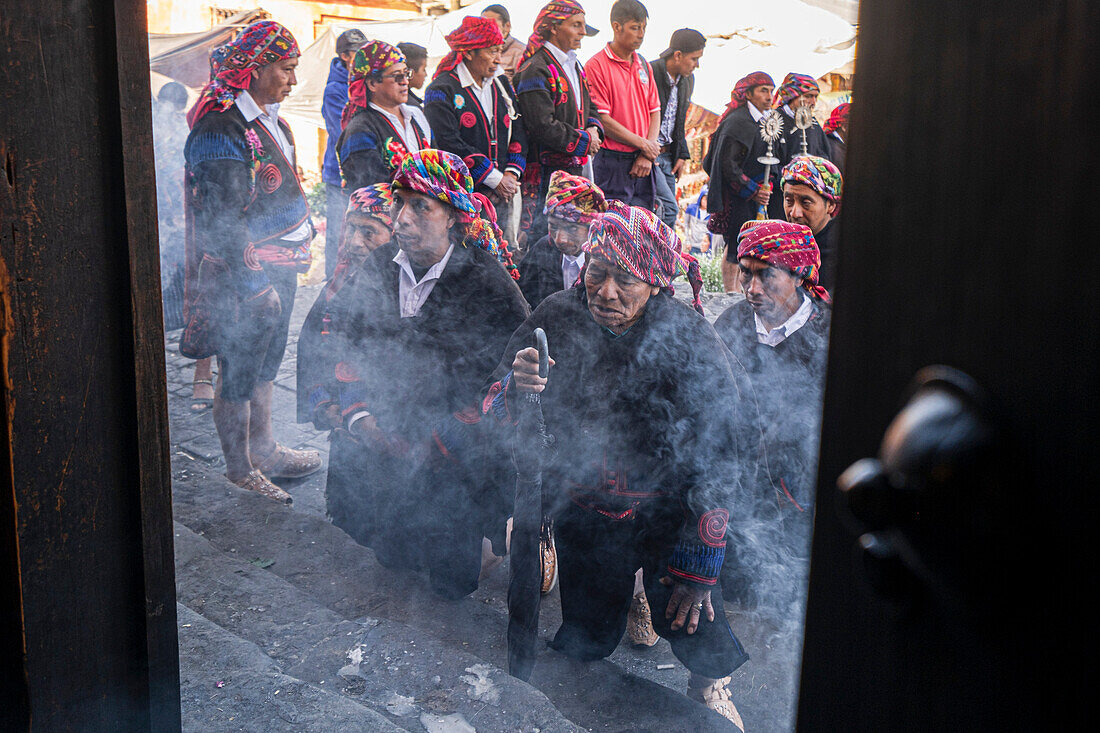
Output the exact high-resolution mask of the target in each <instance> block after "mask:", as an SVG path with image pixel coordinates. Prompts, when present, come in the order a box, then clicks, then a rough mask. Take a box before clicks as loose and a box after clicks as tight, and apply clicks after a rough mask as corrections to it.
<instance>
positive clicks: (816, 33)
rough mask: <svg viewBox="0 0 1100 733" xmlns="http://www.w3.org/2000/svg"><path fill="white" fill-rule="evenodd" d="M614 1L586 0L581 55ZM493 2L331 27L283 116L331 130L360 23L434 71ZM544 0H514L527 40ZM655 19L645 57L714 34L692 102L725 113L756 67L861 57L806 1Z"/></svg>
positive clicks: (666, 6)
mask: <svg viewBox="0 0 1100 733" xmlns="http://www.w3.org/2000/svg"><path fill="white" fill-rule="evenodd" d="M613 1H614V0H586V1H585V2H583V3H582V4H583V5H584V7H585V10H586V11H587V13H586V16H587V20H588V23H589V25H593V26H595V27H596V28H598V29H599V31H600V33H599V34H598V35H597V36H595V37H592V38H586V39H584V42H583V44H582V46H581V49H580V51H579V52H578V55H579V56H580V58H581V60H582V61H587V60H588V59H589V58H590V57H591V56H592V55H593V54H595V53H596V52H597V51H599V50H600V49H601V48H603V46H604V45H605V44H606V43H608V42H609V41H610V40H611V22H610V21H609V20H608V18H609V16H610V13H611V5H612V4H613ZM491 4H492V0H481V2H477V3H474V4H473V5H470V6H468V7H465V8H463V9H462V10H458V11H454V12H451V13H447V14H445V15H441V16H439V17H436V18H418V19H415V20H407V21H387V22H373V23H357V24H354V25H352V24H348V25H331V26H329V27H328V29H327V30H326V31H325V32H324V33H323V34H322V35H321V36H320V37H319V38H318V39H317V40H316V41H315V42H314V43H313V45H311V46H310V47H309V48H307V49H306V50H304V51H303V52H302V60H301V62H300V63H299V65H298V86H297V87H295V89H294V92H293V93H291V95H290V96H289V97H288V98H287V100H286V101H285V102H284V103H283V105H282V108H281V113H282V114H283V115H287V116H290V117H293V118H294V119H295V120H296V121H297V120H302V121H304V122H308V123H309V124H312V125H314V126H316V127H321V128H323V127H324V120H323V119H322V118H321V99H322V97H323V95H324V91H325V83H326V81H327V79H328V69H329V63H330V61H331V60H332V58H333V57H334V56H335V55H336V37H337V36H339V35H340V34H341V33H342V32H344V31H345V30H347V29H348V28H352V27H354V28H359V29H360V30H362V31H363V32H364V33H365V34H366V35H367V37H368V38H378V39H380V40H383V41H386V42H387V43H392V44H397V43H401V42H404V41H411V42H413V43H418V44H420V45H421V46H424V47H425V48H427V49H428V55H429V59H428V66H429V70H430V69H431V68H433V67H434V65H435V64H436V63H437V62H438V60H439V59H440V58H442V57H443V56H444V55H445V54H446V53H447V51H448V50H449V49H448V47H447V42H446V40H444V36H446V34H448V33H450V32H451V31H452V30H454V29H455V28H456V27H458V25H459V24H460V23H461V22H462V19H463V18H464V17H466V16H467V15H477V14H479V13H480V12H481V10H482V8H484V7H486V6H488V5H491ZM545 4H546V3H545V0H512V2H509V3H508V4H507V7H508V10H509V12H510V13H511V16H512V35H514V36H515V37H516V38H519V39H520V40H522V41H524V42H526V40H527V38H528V36H530V35H531V28H532V26H533V24H534V21H535V17H536V16H537V15H538V12H539V10H540V9H541V8H542V7H543V6H544V5H545ZM648 9H649V13H650V18H649V24H648V29H647V34H646V40H645V43H644V44H643V45H642V48H641V54H642V55H643V56H644V57H645V58H647V59H650V60H653V59H656V58H657V57H658V55H659V54H660V53H661V51H663V50H665V48H667V46H668V40H669V36H671V35H672V31H674V30H676V29H677V28H682V27H685V26H687V27H695V28H697V29H698V30H699V31H700V32H702V33H703V34H704V35H705V36H707V48H706V52H705V53H704V55H703V62H702V66H701V67H700V68H699V70H698V71H696V72H695V77H696V81H695V94H694V97H693V100H692V101H693V102H695V103H696V104H698V105H700V106H702V107H705V108H706V109H708V110H711V111H712V112H721V111H722V110H723V109H725V106H726V104H727V103H728V102H729V98H730V92H731V90H732V89H733V85H734V83H735V82H736V81H737V79H739V78H740V77H742V76H744V75H745V74H748V73H749V72H752V71H756V70H762V71H766V72H768V73H769V74H771V75H772V76H773V77H774V78H775V80H776V83H778V82H779V81H780V80H781V79H782V78H783V76H784V75H785V74H786V73H787V72H788V71H797V72H799V73H802V74H810V75H811V76H813V77H815V78H817V77H821V76H824V75H825V74H827V73H829V72H830V71H833V70H834V69H837V68H838V67H842V66H844V65H845V64H848V63H850V62H851V61H852V60H853V58H854V57H855V27H854V26H853V25H852V24H851V23H849V22H848V21H847V20H845V19H844V18H842V17H840V16H838V15H835V14H834V13H831V12H828V11H827V10H823V9H821V8H819V7H813V6H811V5H808V4H806V3H805V2H802V0H769V2H766V3H762V2H759V0H724V2H721V3H715V2H714V1H713V0H675V2H673V1H672V0H661V1H659V2H650V3H649V5H648Z"/></svg>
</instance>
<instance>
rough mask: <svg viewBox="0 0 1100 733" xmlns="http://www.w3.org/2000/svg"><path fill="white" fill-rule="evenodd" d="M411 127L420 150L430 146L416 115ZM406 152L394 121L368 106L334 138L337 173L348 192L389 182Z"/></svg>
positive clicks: (407, 152)
mask: <svg viewBox="0 0 1100 733" xmlns="http://www.w3.org/2000/svg"><path fill="white" fill-rule="evenodd" d="M412 126H413V130H414V131H415V132H416V136H417V139H418V141H419V143H418V144H419V145H420V147H421V149H423V148H427V147H431V144H430V140H429V137H428V135H429V133H428V132H426V131H425V130H424V129H422V128H421V126H420V123H419V122H417V121H416V118H413V122H412ZM408 154H409V151H408V150H407V149H406V148H405V144H404V143H403V142H402V141H401V135H400V134H399V133H398V132H397V130H396V129H395V128H394V126H393V123H392V122H390V121H389V120H388V119H386V116H385V115H383V114H382V113H381V112H379V111H378V110H376V109H374V108H373V107H370V106H368V107H367V108H366V109H361V110H359V111H358V112H356V113H355V116H353V117H352V118H351V120H350V121H349V122H348V126H347V127H345V128H344V131H343V132H342V133H340V139H339V140H337V141H336V155H337V157H339V159H340V173H341V174H342V175H343V178H344V188H345V189H347V190H348V191H354V190H356V189H358V188H362V187H363V186H369V185H371V184H372V183H383V182H388V181H392V180H393V174H394V172H395V171H396V170H397V168H398V166H400V165H401V161H402V160H403V159H404V158H405V156H406V155H408Z"/></svg>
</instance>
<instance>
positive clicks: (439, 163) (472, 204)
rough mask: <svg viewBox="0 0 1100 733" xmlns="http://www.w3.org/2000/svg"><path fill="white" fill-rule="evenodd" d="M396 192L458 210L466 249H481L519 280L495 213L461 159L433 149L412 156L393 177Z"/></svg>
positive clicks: (410, 155) (406, 159) (403, 162)
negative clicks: (418, 195)
mask: <svg viewBox="0 0 1100 733" xmlns="http://www.w3.org/2000/svg"><path fill="white" fill-rule="evenodd" d="M393 188H394V190H398V189H407V190H409V191H415V192H417V193H422V194H424V195H425V196H431V197H432V198H434V199H437V200H439V201H442V202H443V203H445V204H447V205H448V206H450V207H451V208H453V209H455V210H456V211H457V212H458V221H459V223H460V224H464V225H465V235H466V237H465V239H464V240H463V246H465V245H467V244H469V243H473V244H474V245H475V246H477V247H480V248H481V249H483V250H485V251H486V252H488V253H489V254H491V255H493V256H494V257H496V258H497V259H498V260H499V261H500V263H501V264H502V265H504V269H506V270H507V271H508V274H509V275H511V277H512V279H514V280H518V279H519V270H517V269H516V266H515V263H513V262H512V253H511V252H510V251H509V250H508V243H507V242H506V241H504V234H503V232H501V231H500V227H499V226H497V213H496V209H495V208H494V207H493V204H492V203H490V201H489V199H487V198H485V196H483V195H481V194H480V193H474V192H473V191H474V179H473V178H471V177H470V170H469V169H468V168H467V167H466V164H465V163H463V162H462V158H460V157H458V156H457V155H454V154H453V153H448V152H446V151H444V150H435V149H434V148H426V149H424V150H420V151H418V152H415V153H410V154H409V155H408V156H407V157H406V158H405V159H404V160H403V161H402V162H401V167H400V168H398V169H397V172H396V173H395V174H394V177H393Z"/></svg>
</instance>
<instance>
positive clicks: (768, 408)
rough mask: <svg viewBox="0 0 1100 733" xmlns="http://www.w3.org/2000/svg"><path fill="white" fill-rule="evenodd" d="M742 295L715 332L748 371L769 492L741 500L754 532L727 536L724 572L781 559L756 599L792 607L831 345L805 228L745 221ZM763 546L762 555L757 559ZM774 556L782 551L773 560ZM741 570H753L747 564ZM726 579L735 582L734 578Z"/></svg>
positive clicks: (740, 253) (824, 298) (800, 586)
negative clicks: (781, 573) (782, 573)
mask: <svg viewBox="0 0 1100 733" xmlns="http://www.w3.org/2000/svg"><path fill="white" fill-rule="evenodd" d="M730 246H731V247H733V248H735V250H736V252H737V257H738V268H739V270H740V274H741V290H742V292H743V293H744V294H745V300H743V301H742V302H740V303H737V304H736V305H733V306H731V307H730V308H729V309H727V310H726V312H725V313H723V314H722V315H720V316H719V317H718V320H717V321H715V323H714V329H715V330H716V331H717V332H718V335H719V336H721V337H722V341H724V342H725V344H726V346H728V347H729V349H730V351H731V352H732V353H734V354H736V355H737V358H738V360H739V361H740V362H741V363H742V364H743V365H744V367H745V369H746V370H747V371H748V374H749V378H750V380H751V381H752V384H753V385H754V387H755V393H756V398H757V402H758V403H759V405H760V412H761V414H762V417H763V421H762V429H763V438H764V446H765V448H766V450H767V461H766V462H761V465H762V466H763V467H764V468H765V469H766V470H765V471H764V473H765V475H764V477H763V478H764V480H765V481H766V482H767V484H768V485H769V486H770V489H768V490H767V491H766V493H763V494H759V495H757V496H755V497H754V498H753V499H752V500H746V501H743V502H741V506H740V510H741V511H742V512H743V515H744V517H745V519H746V520H749V521H750V522H751V525H752V526H753V527H754V528H755V531H756V533H757V536H756V537H755V541H754V542H751V543H738V542H736V541H734V542H732V543H731V546H730V548H729V553H730V556H729V565H730V566H731V567H730V568H729V570H728V571H727V574H726V575H725V576H724V577H727V578H728V577H729V576H730V575H732V576H733V578H735V579H737V580H741V581H742V582H743V578H737V575H738V574H739V568H741V567H745V568H753V567H762V566H767V565H776V564H779V565H782V566H785V567H787V568H789V569H791V570H792V571H793V572H792V573H791V577H790V583H789V584H788V585H787V587H785V588H782V587H781V584H776V587H775V588H771V589H769V590H770V591H773V592H776V591H778V595H774V596H771V597H760V596H759V595H758V596H757V598H756V601H757V604H758V605H765V606H769V607H776V608H778V609H781V610H782V611H783V612H784V613H789V608H790V605H789V604H790V602H791V601H794V600H796V599H800V598H802V599H803V600H804V597H803V593H804V588H805V585H804V581H805V573H806V571H807V568H808V558H809V541H810V529H811V526H812V523H813V506H814V493H815V486H816V473H817V441H818V428H819V426H820V424H821V399H822V390H823V388H824V376H825V357H826V353H827V350H828V345H829V316H830V310H831V309H830V306H829V294H828V292H826V290H825V289H824V288H823V287H821V286H820V285H818V271H819V269H818V268H819V267H820V264H821V259H820V255H819V253H818V249H817V243H816V242H815V241H814V237H813V234H812V233H811V232H810V229H809V227H807V226H804V225H802V224H796V223H792V222H786V221H774V220H764V221H750V222H746V223H745V225H744V227H743V228H742V230H741V232H740V235H739V237H738V239H737V243H736V245H735V244H734V243H733V242H731V243H730ZM761 553H767V554H769V556H762V555H761ZM777 554H785V555H787V557H785V558H780V559H779V560H778V561H777V558H776V555H777ZM747 574H751V570H750V571H748V573H747ZM730 585H736V582H731V583H730Z"/></svg>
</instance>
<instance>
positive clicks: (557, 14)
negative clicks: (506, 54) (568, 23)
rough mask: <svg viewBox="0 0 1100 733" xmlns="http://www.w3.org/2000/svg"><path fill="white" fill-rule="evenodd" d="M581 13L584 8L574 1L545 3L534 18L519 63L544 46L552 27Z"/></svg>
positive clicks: (556, 0)
mask: <svg viewBox="0 0 1100 733" xmlns="http://www.w3.org/2000/svg"><path fill="white" fill-rule="evenodd" d="M583 12H584V8H582V7H581V4H580V3H578V2H576V0H552V2H548V3H546V5H544V6H543V8H542V10H540V11H539V14H538V16H537V17H536V18H535V32H534V33H532V34H531V37H530V38H529V39H528V40H527V50H526V51H524V52H523V58H522V59H521V60H520V63H523V62H524V61H526V60H527V59H529V58H531V57H532V56H534V55H535V54H536V53H538V50H539V49H540V48H542V47H543V46H545V45H546V41H547V40H549V38H550V32H551V30H553V28H554V26H556V25H557V24H559V23H561V22H562V21H563V20H565V19H566V18H572V17H573V16H574V15H576V14H577V13H583Z"/></svg>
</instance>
